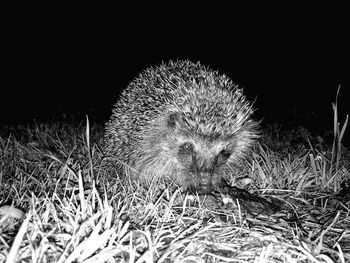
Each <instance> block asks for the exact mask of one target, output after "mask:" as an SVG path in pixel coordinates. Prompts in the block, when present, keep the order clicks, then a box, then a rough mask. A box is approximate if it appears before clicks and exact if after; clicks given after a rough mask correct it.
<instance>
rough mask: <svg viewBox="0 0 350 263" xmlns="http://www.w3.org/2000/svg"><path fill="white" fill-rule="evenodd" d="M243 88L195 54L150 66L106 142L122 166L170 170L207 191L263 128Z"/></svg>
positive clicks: (142, 174) (144, 173)
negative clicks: (196, 59) (195, 60)
mask: <svg viewBox="0 0 350 263" xmlns="http://www.w3.org/2000/svg"><path fill="white" fill-rule="evenodd" d="M252 112H253V110H252V108H251V106H250V104H249V103H248V102H247V101H246V100H245V98H244V96H243V94H242V90H241V89H239V88H238V86H237V85H235V84H234V83H233V82H232V81H231V80H230V79H229V78H227V77H226V76H225V75H219V74H218V72H216V71H212V70H210V69H208V68H205V67H203V66H202V65H200V64H199V63H197V64H193V63H191V62H189V61H175V62H173V61H170V62H169V63H168V64H162V65H160V66H159V67H154V68H149V69H148V70H146V71H144V72H143V73H141V74H140V76H139V77H138V78H137V79H135V80H134V81H133V82H131V83H130V84H129V86H128V87H127V88H126V89H125V90H124V92H123V93H122V95H121V98H120V100H119V101H118V102H117V104H116V105H115V107H114V109H113V113H112V116H111V119H110V121H109V122H108V123H107V124H106V133H105V148H106V153H107V154H108V155H109V156H113V157H114V158H115V159H116V160H118V161H116V162H117V164H118V165H117V167H118V168H119V171H120V172H121V173H123V171H124V169H125V164H126V165H127V166H129V167H130V168H131V171H132V172H133V173H134V174H135V178H140V179H146V180H147V179H154V178H159V177H161V178H170V179H173V180H175V181H176V182H177V183H178V184H179V185H181V186H183V187H184V188H190V189H195V190H198V191H201V192H208V191H210V190H211V189H212V186H213V185H215V184H217V183H218V182H219V181H220V180H221V178H224V177H225V176H226V175H228V174H230V173H232V168H233V167H234V166H236V165H237V163H238V161H239V159H241V158H242V157H243V156H244V155H245V153H246V152H247V149H248V148H249V147H250V146H251V144H252V142H253V141H254V139H255V138H256V137H257V136H256V128H257V123H256V122H255V121H253V120H252V119H251V114H252Z"/></svg>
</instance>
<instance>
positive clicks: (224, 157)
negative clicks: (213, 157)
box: [219, 149, 231, 161]
mask: <svg viewBox="0 0 350 263" xmlns="http://www.w3.org/2000/svg"><path fill="white" fill-rule="evenodd" d="M230 156H231V152H230V151H229V150H227V149H223V150H221V151H220V153H219V157H220V159H221V160H223V161H226V160H227V159H228V158H230Z"/></svg>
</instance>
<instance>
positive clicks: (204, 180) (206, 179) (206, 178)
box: [199, 173, 211, 185]
mask: <svg viewBox="0 0 350 263" xmlns="http://www.w3.org/2000/svg"><path fill="white" fill-rule="evenodd" d="M210 183H211V174H210V173H200V175H199V184H200V185H209V184H210Z"/></svg>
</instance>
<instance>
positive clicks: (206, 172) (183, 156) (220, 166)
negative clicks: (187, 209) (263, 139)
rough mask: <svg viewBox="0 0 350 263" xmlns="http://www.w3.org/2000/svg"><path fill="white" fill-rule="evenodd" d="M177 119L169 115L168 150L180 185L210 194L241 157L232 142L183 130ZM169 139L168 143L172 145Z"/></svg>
mask: <svg viewBox="0 0 350 263" xmlns="http://www.w3.org/2000/svg"><path fill="white" fill-rule="evenodd" d="M181 122H182V120H181V119H179V116H178V115H170V116H169V119H168V127H169V128H170V129H171V130H170V131H171V135H170V136H169V138H172V139H173V141H172V143H171V145H167V146H166V148H167V149H166V150H167V151H168V152H170V156H174V157H176V166H177V167H176V171H177V172H176V173H174V174H173V175H174V176H175V177H176V178H175V179H176V180H177V182H178V183H179V184H180V185H181V186H183V187H184V188H185V189H187V190H190V191H198V192H201V193H210V192H212V191H213V190H214V189H215V187H217V186H219V185H220V183H221V181H222V179H223V177H224V176H225V175H227V174H228V173H229V172H230V171H231V169H232V168H231V167H232V164H234V163H235V161H236V158H235V156H236V155H238V153H237V152H236V150H237V142H236V140H235V139H234V137H231V138H211V137H209V136H204V135H203V134H199V133H198V132H196V131H193V130H189V129H187V128H186V129H183V127H186V126H185V125H183V123H181ZM169 138H167V139H166V140H165V141H167V142H169Z"/></svg>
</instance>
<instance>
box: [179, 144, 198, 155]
mask: <svg viewBox="0 0 350 263" xmlns="http://www.w3.org/2000/svg"><path fill="white" fill-rule="evenodd" d="M179 148H180V150H179V151H180V152H181V153H186V154H189V153H192V152H193V149H194V146H193V144H192V143H190V142H185V143H184V144H182V145H180V147H179Z"/></svg>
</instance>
